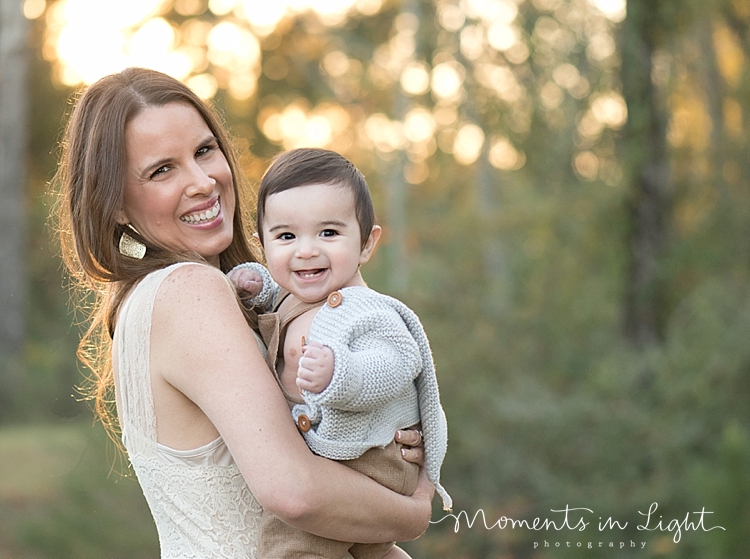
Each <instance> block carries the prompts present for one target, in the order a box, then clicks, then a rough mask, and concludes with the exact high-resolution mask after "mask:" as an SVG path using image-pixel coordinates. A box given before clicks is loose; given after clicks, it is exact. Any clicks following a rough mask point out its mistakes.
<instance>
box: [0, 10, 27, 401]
mask: <svg viewBox="0 0 750 559" xmlns="http://www.w3.org/2000/svg"><path fill="white" fill-rule="evenodd" d="M22 4H23V2H22V0H0V200H2V202H1V203H0V262H1V263H2V265H0V416H3V415H5V413H6V412H7V410H8V406H9V404H10V402H11V400H12V397H13V394H15V393H17V391H18V388H19V384H20V382H21V379H22V375H21V373H20V364H21V362H22V355H23V347H24V341H25V337H26V317H25V307H26V291H27V290H26V283H27V278H26V262H25V259H24V251H25V240H26V236H25V226H26V219H25V214H26V211H25V210H26V204H25V196H24V192H25V186H26V172H25V171H26V169H25V166H26V138H27V122H26V113H27V102H26V100H27V83H26V79H27V68H28V58H27V56H28V47H27V31H28V20H27V19H26V18H25V17H24V15H23V12H22V11H21V6H22Z"/></svg>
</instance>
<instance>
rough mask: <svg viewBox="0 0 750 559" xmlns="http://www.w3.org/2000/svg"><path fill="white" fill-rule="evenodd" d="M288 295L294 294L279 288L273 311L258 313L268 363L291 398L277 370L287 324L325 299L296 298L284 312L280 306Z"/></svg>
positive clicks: (317, 306)
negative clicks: (280, 309)
mask: <svg viewBox="0 0 750 559" xmlns="http://www.w3.org/2000/svg"><path fill="white" fill-rule="evenodd" d="M288 297H292V294H291V293H289V292H288V291H286V290H285V289H281V290H279V296H278V297H277V299H276V305H274V308H273V312H270V313H265V314H261V315H258V329H259V330H260V336H261V338H263V343H265V344H266V348H267V349H268V353H267V354H266V364H267V365H268V368H269V369H271V371H272V372H273V374H274V377H276V381H277V382H278V383H279V386H280V387H281V389H282V391H283V392H284V395H285V396H286V397H287V400H289V399H290V398H291V396H290V395H289V394H288V393H287V391H286V390H284V387H283V386H282V385H281V382H280V381H279V374H278V371H277V370H276V363H277V361H278V357H279V352H280V351H282V352H283V348H284V340H285V339H286V330H287V326H288V325H289V323H290V322H291V321H292V320H294V319H295V318H297V317H298V316H300V315H302V314H304V313H306V312H307V311H309V310H312V309H317V308H319V307H321V306H323V304H324V303H325V299H323V300H322V301H318V302H316V303H305V302H303V301H298V300H296V299H295V300H294V302H293V304H292V305H291V306H290V307H289V308H288V309H286V310H285V311H284V312H283V313H280V312H279V308H280V307H281V304H282V303H283V302H284V301H285V300H286V299H287V298H288Z"/></svg>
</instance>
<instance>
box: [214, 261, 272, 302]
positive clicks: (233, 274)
mask: <svg viewBox="0 0 750 559" xmlns="http://www.w3.org/2000/svg"><path fill="white" fill-rule="evenodd" d="M227 277H228V278H229V280H230V281H231V282H232V283H233V284H234V286H235V287H236V288H237V290H238V291H239V292H240V293H241V294H243V295H244V297H242V298H243V299H244V300H245V302H246V304H248V305H249V306H251V307H258V308H260V309H261V310H263V311H265V312H270V311H271V310H272V309H273V306H274V303H275V302H276V296H277V295H278V294H279V286H278V284H277V283H276V282H275V281H273V278H271V274H270V273H269V272H268V270H267V269H266V268H265V266H263V265H262V264H259V263H258V262H244V263H242V264H238V265H237V266H235V267H234V268H232V269H231V270H230V271H229V272H228V273H227Z"/></svg>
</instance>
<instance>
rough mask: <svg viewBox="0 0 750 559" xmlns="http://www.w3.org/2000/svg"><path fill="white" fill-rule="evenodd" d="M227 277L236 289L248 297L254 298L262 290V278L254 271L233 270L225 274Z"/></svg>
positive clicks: (246, 269) (244, 269)
mask: <svg viewBox="0 0 750 559" xmlns="http://www.w3.org/2000/svg"><path fill="white" fill-rule="evenodd" d="M227 277H228V278H229V281H231V282H232V283H233V284H234V285H235V286H236V287H237V289H241V290H242V291H244V292H245V295H247V296H249V297H255V296H256V295H258V293H260V292H261V290H262V289H263V278H261V277H260V274H259V273H258V272H255V271H254V270H249V269H248V268H234V269H233V270H230V271H229V273H227Z"/></svg>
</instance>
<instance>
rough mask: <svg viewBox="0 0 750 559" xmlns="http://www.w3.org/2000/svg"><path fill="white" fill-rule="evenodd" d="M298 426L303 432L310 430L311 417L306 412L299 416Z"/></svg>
mask: <svg viewBox="0 0 750 559" xmlns="http://www.w3.org/2000/svg"><path fill="white" fill-rule="evenodd" d="M297 427H299V430H300V431H302V432H303V433H307V432H308V431H309V430H310V427H311V425H310V418H309V417H307V416H306V415H305V414H304V413H303V414H301V415H300V416H299V417H298V418H297Z"/></svg>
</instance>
